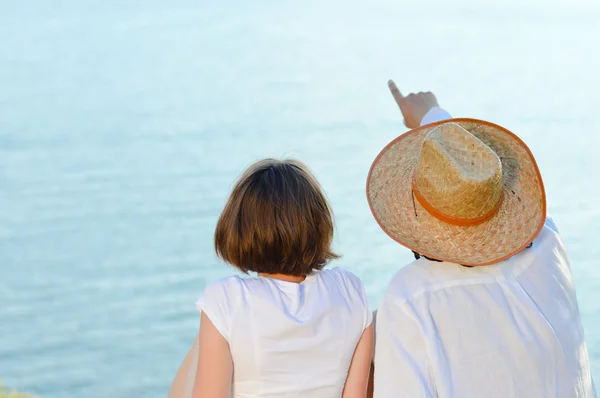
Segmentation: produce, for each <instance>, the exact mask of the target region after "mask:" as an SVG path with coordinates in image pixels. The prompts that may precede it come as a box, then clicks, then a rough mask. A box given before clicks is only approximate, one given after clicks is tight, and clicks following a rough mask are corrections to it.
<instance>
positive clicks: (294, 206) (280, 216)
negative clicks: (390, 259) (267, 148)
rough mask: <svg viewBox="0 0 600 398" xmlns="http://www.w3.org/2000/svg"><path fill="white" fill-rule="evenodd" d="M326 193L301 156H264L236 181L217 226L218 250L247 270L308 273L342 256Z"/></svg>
mask: <svg viewBox="0 0 600 398" xmlns="http://www.w3.org/2000/svg"><path fill="white" fill-rule="evenodd" d="M332 239H333V219H332V212H331V209H330V208H329V205H328V203H327V200H326V199H325V195H323V192H322V191H321V187H320V185H319V183H318V182H317V180H316V178H315V177H314V176H313V175H312V174H311V173H310V171H309V170H308V168H307V167H306V166H305V165H304V164H303V163H301V162H299V161H297V160H275V159H264V160H261V161H259V162H256V163H254V164H252V165H251V166H250V167H248V168H247V169H246V170H245V171H244V173H243V174H242V176H241V177H240V179H239V180H238V181H237V183H236V184H235V186H234V188H233V191H232V192H231V195H230V196H229V199H228V200H227V204H226V205H225V208H224V209H223V212H222V213H221V216H220V217H219V221H218V223H217V228H216V230H215V251H216V252H217V255H218V256H219V257H221V258H222V259H223V260H225V261H226V262H228V263H230V264H231V265H233V266H235V267H237V268H239V269H240V270H242V271H243V272H246V273H247V272H248V271H254V272H258V273H269V274H276V273H279V274H285V275H294V276H306V275H308V274H310V273H311V272H312V271H313V270H319V269H321V268H323V267H324V266H325V265H326V264H327V262H329V260H332V259H335V258H338V255H337V254H335V253H334V252H333V251H332V250H331V241H332Z"/></svg>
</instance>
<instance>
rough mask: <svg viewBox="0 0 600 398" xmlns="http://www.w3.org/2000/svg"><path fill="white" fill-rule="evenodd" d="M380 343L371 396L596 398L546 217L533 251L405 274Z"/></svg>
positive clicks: (388, 301) (427, 265)
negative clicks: (489, 261) (475, 264)
mask: <svg viewBox="0 0 600 398" xmlns="http://www.w3.org/2000/svg"><path fill="white" fill-rule="evenodd" d="M434 109H436V110H435V113H437V114H438V116H439V117H440V118H441V119H446V118H449V115H448V114H447V113H446V112H444V111H443V110H441V109H439V108H434ZM440 115H441V116H440ZM444 115H445V116H444ZM430 116H431V115H430ZM433 121H435V118H433V117H432V118H427V116H426V118H424V119H423V122H422V123H423V124H426V123H431V122H433ZM376 338H377V343H376V349H375V395H374V396H375V398H398V397H410V398H419V397H428V398H429V397H444V398H446V397H448V398H450V397H456V398H475V397H477V398H483V397H490V398H491V397H498V398H509V397H519V398H520V397H523V398H579V397H580V398H590V397H595V396H596V394H595V392H594V386H593V381H592V377H591V373H590V364H589V359H588V352H587V348H586V345H585V340H584V333H583V328H582V324H581V319H580V315H579V309H578V306H577V297H576V294H575V286H574V284H573V279H572V276H571V270H570V267H569V261H568V259H567V254H566V252H565V248H564V246H563V243H562V241H561V239H560V236H559V234H558V231H557V228H556V226H555V225H554V223H553V221H552V219H550V218H547V220H546V223H545V225H544V228H543V229H542V231H541V233H540V235H539V236H538V237H537V239H536V240H535V241H534V242H533V246H532V247H531V248H529V249H525V250H523V251H522V252H521V253H519V254H517V255H515V256H513V257H512V258H509V259H508V260H505V261H503V262H501V263H498V264H495V265H491V266H484V267H472V268H468V267H463V266H461V265H457V264H451V263H438V262H432V261H429V260H427V259H424V258H421V259H420V260H417V261H415V262H413V263H412V264H409V265H408V266H406V267H404V268H402V269H401V270H400V271H399V272H398V273H397V274H396V275H395V277H394V278H393V279H392V281H391V283H390V285H389V287H388V289H387V292H386V293H385V296H384V298H383V301H382V303H381V306H380V308H379V311H378V315H377V336H376Z"/></svg>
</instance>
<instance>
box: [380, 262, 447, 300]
mask: <svg viewBox="0 0 600 398" xmlns="http://www.w3.org/2000/svg"><path fill="white" fill-rule="evenodd" d="M458 277H459V276H458V275H457V270H456V264H451V263H441V262H434V261H429V260H426V259H424V258H421V259H419V260H415V261H413V262H412V263H410V264H408V265H406V266H405V267H403V268H401V269H400V270H399V271H398V272H397V273H396V274H395V275H394V276H393V277H392V280H391V281H390V283H389V285H388V288H387V291H386V293H385V295H386V297H390V298H394V299H396V300H400V301H410V300H412V299H414V298H417V297H419V296H421V295H422V294H423V293H426V292H430V291H434V290H438V289H440V288H443V287H444V286H446V285H448V283H452V281H453V280H456V279H457V278H458Z"/></svg>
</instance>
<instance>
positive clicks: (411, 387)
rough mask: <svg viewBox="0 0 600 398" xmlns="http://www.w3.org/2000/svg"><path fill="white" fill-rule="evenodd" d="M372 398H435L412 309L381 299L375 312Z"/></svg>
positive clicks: (387, 299)
mask: <svg viewBox="0 0 600 398" xmlns="http://www.w3.org/2000/svg"><path fill="white" fill-rule="evenodd" d="M376 339H377V344H376V345H375V375H374V377H375V383H374V384H375V391H374V398H398V397H406V398H434V397H437V394H436V389H435V385H434V383H433V380H432V377H431V370H430V361H429V357H428V354H427V351H426V345H425V339H424V338H423V328H422V325H421V324H420V322H419V320H418V317H417V316H416V313H415V310H414V308H413V307H412V306H411V305H410V304H409V303H406V302H401V303H398V302H396V301H395V300H394V299H393V298H388V297H386V298H384V299H383V302H382V303H381V306H380V307H379V310H378V312H377V337H376Z"/></svg>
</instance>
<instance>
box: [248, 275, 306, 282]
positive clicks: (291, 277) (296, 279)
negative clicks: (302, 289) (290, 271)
mask: <svg viewBox="0 0 600 398" xmlns="http://www.w3.org/2000/svg"><path fill="white" fill-rule="evenodd" d="M258 275H259V276H264V277H265V278H272V279H279V280H280V281H284V282H293V283H301V282H304V280H305V279H306V277H305V276H295V275H285V274H265V273H259V274H258Z"/></svg>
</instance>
